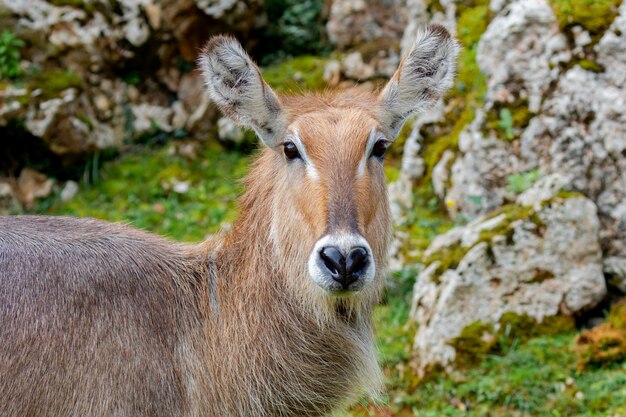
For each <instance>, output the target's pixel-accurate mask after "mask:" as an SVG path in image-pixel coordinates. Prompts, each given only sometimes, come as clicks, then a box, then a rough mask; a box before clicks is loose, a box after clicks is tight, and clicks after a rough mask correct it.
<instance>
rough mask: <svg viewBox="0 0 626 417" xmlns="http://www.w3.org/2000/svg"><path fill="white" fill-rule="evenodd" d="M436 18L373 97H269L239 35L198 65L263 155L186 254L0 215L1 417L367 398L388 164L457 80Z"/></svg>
mask: <svg viewBox="0 0 626 417" xmlns="http://www.w3.org/2000/svg"><path fill="white" fill-rule="evenodd" d="M457 49H458V47H457V43H456V41H455V40H454V39H453V38H452V37H451V36H450V35H449V33H448V32H447V31H446V29H444V28H443V27H442V26H438V25H430V26H426V27H425V28H423V29H422V30H421V31H420V32H419V34H418V35H417V37H416V40H415V45H414V46H413V48H412V49H411V50H410V51H409V52H408V53H407V54H406V56H405V57H404V59H403V60H402V62H401V64H400V66H399V68H398V70H397V72H396V73H395V75H394V76H393V78H392V79H391V80H390V81H389V82H388V84H387V85H386V86H385V87H384V89H382V91H381V92H380V93H379V94H375V93H371V92H370V93H363V92H361V93H356V92H341V93H331V92H327V93H325V94H320V95H313V94H302V95H294V96H284V97H282V96H281V97H279V96H277V95H276V94H275V93H274V92H273V91H272V89H271V88H270V87H269V86H268V85H267V84H266V83H265V81H264V80H263V78H262V76H261V73H260V71H259V69H258V67H257V66H256V65H255V64H254V63H253V61H252V60H251V58H250V57H249V56H248V55H247V54H246V52H245V51H244V50H243V49H242V47H241V46H240V44H239V43H237V41H236V40H234V39H233V38H230V37H226V36H217V37H214V38H212V39H210V40H209V42H208V44H207V45H206V47H205V48H204V49H203V50H202V52H201V55H200V58H199V68H200V70H201V72H202V74H203V77H204V81H205V84H206V89H207V92H208V94H209V96H210V98H211V99H212V100H213V101H214V102H215V103H216V104H217V106H218V107H219V108H220V109H221V111H222V112H223V113H224V114H226V115H228V116H230V117H231V118H233V119H234V120H235V121H237V122H238V123H240V124H241V125H242V126H245V127H248V128H252V129H254V131H255V132H256V133H257V135H258V137H259V138H260V140H261V142H262V143H263V144H264V145H265V147H264V148H263V149H262V150H261V151H260V152H259V155H258V156H257V158H256V160H255V162H254V165H253V167H252V168H251V171H250V173H249V175H248V176H247V177H246V179H245V192H244V193H243V195H242V196H241V197H240V200H239V207H240V215H239V218H238V219H237V221H236V222H235V223H234V225H233V227H232V229H231V230H230V231H228V232H223V233H221V234H217V235H215V236H213V237H211V238H209V239H208V240H207V241H205V242H203V243H201V244H198V245H191V244H182V243H176V242H172V241H170V240H167V239H165V238H161V237H157V236H156V235H152V234H149V233H147V232H143V231H140V230H137V229H134V228H132V227H130V226H127V225H122V224H114V223H107V222H104V221H99V220H94V219H76V218H68V217H45V216H14V217H3V218H0V341H1V342H0V415H1V416H38V417H57V416H120V417H123V416H132V417H138V416H189V417H191V416H255V417H256V416H260V417H270V416H281V417H282V416H286V417H289V416H294V417H295V416H298V417H302V416H305V417H308V416H311V417H312V416H326V415H329V413H331V412H332V411H333V410H335V409H337V408H338V407H342V406H344V405H345V404H346V403H347V402H349V401H351V400H353V399H354V398H355V396H356V395H359V394H361V393H364V392H366V393H370V394H371V395H376V393H377V392H378V391H379V389H380V384H381V383H380V381H381V376H380V375H381V372H380V370H379V366H378V365H377V362H376V355H375V353H376V352H375V347H374V343H373V331H372V323H371V312H372V309H373V307H374V306H375V304H376V303H377V301H378V300H379V297H380V295H381V290H382V289H383V285H384V268H385V257H386V252H387V246H388V241H389V238H390V230H391V226H390V215H389V208H388V201H387V194H386V187H385V177H384V172H383V157H384V154H385V150H386V149H387V147H388V146H389V145H390V144H391V143H392V142H393V140H394V139H395V137H396V136H397V135H398V132H399V130H400V128H401V127H402V125H403V124H404V122H405V120H406V119H407V118H408V117H409V116H411V115H413V114H416V113H418V112H420V111H422V110H424V109H426V108H428V106H430V105H432V104H433V103H434V102H435V101H437V100H439V99H440V98H441V97H442V95H443V94H444V92H445V91H446V89H448V88H449V87H450V85H451V83H452V79H453V74H454V67H455V60H456V54H457Z"/></svg>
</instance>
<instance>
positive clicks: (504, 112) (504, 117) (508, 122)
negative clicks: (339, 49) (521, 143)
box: [500, 107, 515, 140]
mask: <svg viewBox="0 0 626 417" xmlns="http://www.w3.org/2000/svg"><path fill="white" fill-rule="evenodd" d="M500 129H502V131H503V132H504V134H505V135H506V138H507V139H508V140H513V138H514V137H515V133H514V132H513V115H512V114H511V110H509V109H507V108H506V107H504V108H502V109H500Z"/></svg>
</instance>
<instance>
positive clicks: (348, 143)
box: [199, 25, 458, 311]
mask: <svg viewBox="0 0 626 417" xmlns="http://www.w3.org/2000/svg"><path fill="white" fill-rule="evenodd" d="M457 50H458V46H457V43H456V42H455V41H454V39H453V38H452V37H451V36H450V35H449V33H448V31H447V30H446V29H445V28H443V27H442V26H439V25H430V26H427V27H425V28H424V29H422V30H421V31H420V32H419V34H418V35H417V37H416V40H415V43H414V45H413V47H412V49H411V50H410V51H409V52H408V53H407V54H406V56H405V57H404V59H403V60H402V62H401V63H400V66H399V68H398V70H397V71H396V73H395V75H394V76H393V77H392V79H391V80H390V81H389V82H388V84H387V85H386V87H385V88H384V89H383V90H382V91H381V92H380V93H379V94H372V93H367V94H364V93H350V92H343V93H326V94H324V95H296V96H284V97H280V98H279V97H278V96H277V95H276V94H275V93H274V92H273V91H272V89H271V88H270V87H269V86H268V85H267V83H266V82H265V81H264V80H263V78H262V76H261V72H260V71H259V69H258V67H257V66H256V65H255V64H254V63H253V61H252V60H251V59H250V57H249V56H248V55H247V54H246V53H245V51H244V50H243V49H242V47H241V46H240V44H239V43H238V42H237V41H236V40H234V39H232V38H229V37H224V36H218V37H214V38H212V39H211V40H210V41H209V42H208V44H207V45H206V47H205V48H204V50H203V51H202V53H201V56H200V59H199V65H200V69H201V71H202V73H203V76H204V81H205V84H206V88H207V90H208V93H209V95H210V97H211V99H212V100H213V101H214V102H215V103H216V104H217V105H218V107H219V108H220V110H221V111H222V112H223V113H224V114H226V115H227V116H229V117H231V118H232V119H234V120H235V121H237V122H238V123H239V124H241V125H242V126H244V127H248V128H252V129H254V131H255V132H256V133H257V135H258V137H259V138H260V139H261V141H262V142H263V143H264V144H265V145H266V147H267V149H265V150H264V151H263V152H262V153H261V156H260V157H259V160H258V162H257V167H256V168H255V169H256V170H258V172H256V171H253V172H252V174H251V176H253V177H254V176H258V178H259V180H260V179H261V178H262V179H263V181H269V182H272V186H271V192H268V195H267V196H266V199H267V201H266V203H267V204H268V207H270V209H269V214H268V215H269V217H270V219H269V224H270V227H269V231H268V236H267V238H268V242H270V243H269V246H270V247H272V246H273V256H274V257H275V262H276V263H278V264H279V267H280V269H281V270H282V271H283V272H285V274H283V275H285V277H286V279H287V280H288V282H287V285H288V286H289V287H291V288H294V289H295V290H296V293H295V294H296V295H299V296H301V298H303V299H308V300H312V299H313V300H315V301H317V302H315V303H314V304H316V305H317V306H319V301H320V300H321V301H322V303H323V304H326V305H330V306H334V307H335V308H336V307H337V306H338V305H344V306H354V305H355V303H365V302H366V301H368V300H369V301H372V300H374V299H375V298H377V297H378V295H379V292H380V289H381V288H382V285H383V279H382V277H381V276H382V275H383V274H382V273H381V271H382V269H383V268H384V265H385V257H386V254H387V246H388V240H389V236H390V231H391V225H390V215H389V208H388V199H387V193H386V186H385V176H384V171H383V161H384V157H385V151H386V150H387V148H388V147H389V146H390V145H391V144H392V143H393V141H394V140H395V138H396V136H397V135H398V133H399V131H400V129H401V128H402V126H403V124H404V123H405V121H406V120H407V118H408V117H410V116H411V115H414V114H417V113H419V112H420V111H423V110H424V109H427V108H428V107H429V106H432V105H433V104H434V103H435V102H436V101H437V100H439V99H440V98H441V97H442V95H443V94H444V93H445V91H446V90H447V89H448V88H449V87H450V86H451V84H452V79H453V76H454V68H455V61H456V54H457ZM253 181H254V179H253ZM316 310H318V311H319V309H316Z"/></svg>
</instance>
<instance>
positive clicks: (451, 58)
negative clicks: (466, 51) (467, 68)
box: [380, 24, 459, 140]
mask: <svg viewBox="0 0 626 417" xmlns="http://www.w3.org/2000/svg"><path fill="white" fill-rule="evenodd" d="M458 50H459V46H458V43H457V42H456V40H454V39H453V38H452V36H450V33H449V32H448V30H447V29H446V28H445V27H443V26H441V25H435V24H432V25H428V26H425V27H424V28H422V29H421V30H420V31H418V33H417V36H416V38H415V42H414V44H413V46H412V47H411V49H410V50H409V52H408V53H407V54H406V56H405V57H404V58H403V59H402V62H400V66H399V67H398V70H397V71H396V72H395V74H394V75H393V77H392V78H391V80H389V83H387V85H386V86H385V89H384V90H383V91H382V93H381V94H380V103H381V110H380V122H381V128H382V130H383V132H384V133H385V135H386V136H387V137H388V138H389V139H390V140H395V138H396V137H397V136H398V133H399V132H400V129H402V126H403V125H404V123H405V122H406V120H407V118H408V117H410V116H412V115H414V114H417V113H420V112H422V111H423V110H425V109H426V108H428V107H429V106H432V105H433V104H434V103H435V102H437V101H438V100H439V99H440V98H441V97H443V95H444V94H445V92H446V91H447V90H448V89H449V88H450V87H451V86H452V81H453V79H454V74H455V69H456V57H457V54H458Z"/></svg>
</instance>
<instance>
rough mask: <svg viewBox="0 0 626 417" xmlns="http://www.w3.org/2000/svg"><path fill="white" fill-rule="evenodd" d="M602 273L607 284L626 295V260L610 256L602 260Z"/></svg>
mask: <svg viewBox="0 0 626 417" xmlns="http://www.w3.org/2000/svg"><path fill="white" fill-rule="evenodd" d="M604 273H605V274H606V275H608V283H609V284H610V285H612V286H614V287H616V288H617V289H618V290H620V291H621V292H622V293H623V294H626V258H620V257H617V256H610V257H608V258H606V259H605V260H604Z"/></svg>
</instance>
